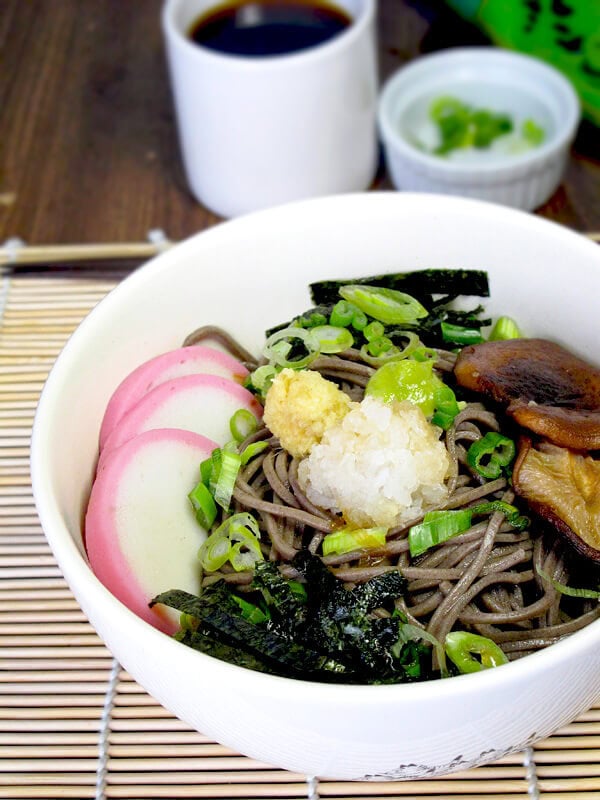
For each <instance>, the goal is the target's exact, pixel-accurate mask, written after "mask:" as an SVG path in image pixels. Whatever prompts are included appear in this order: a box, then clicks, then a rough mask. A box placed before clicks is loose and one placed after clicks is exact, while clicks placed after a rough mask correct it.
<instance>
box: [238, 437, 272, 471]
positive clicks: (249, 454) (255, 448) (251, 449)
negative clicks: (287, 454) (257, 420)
mask: <svg viewBox="0 0 600 800" xmlns="http://www.w3.org/2000/svg"><path fill="white" fill-rule="evenodd" d="M268 446H269V443H268V442H265V441H261V442H250V444H249V445H246V447H244V449H243V450H242V452H241V453H240V455H241V457H242V466H243V467H245V466H246V464H247V463H248V462H249V461H250V460H251V459H253V458H254V457H255V456H257V455H258V454H259V453H262V451H263V450H266V449H267V447H268Z"/></svg>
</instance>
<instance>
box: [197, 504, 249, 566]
mask: <svg viewBox="0 0 600 800" xmlns="http://www.w3.org/2000/svg"><path fill="white" fill-rule="evenodd" d="M259 539H260V528H259V526H258V522H257V521H256V519H255V518H254V517H253V516H252V514H249V513H248V512H247V511H243V512H240V513H239V514H233V515H232V516H231V517H228V518H227V519H226V520H225V521H224V522H222V523H221V524H220V525H219V527H218V528H217V529H216V530H215V531H213V532H212V533H211V534H210V536H209V537H208V538H207V539H206V541H205V542H203V544H202V546H201V547H200V551H199V552H198V558H199V560H200V565H201V566H202V569H204V570H206V571H208V572H214V571H215V570H218V569H220V568H221V567H222V566H223V565H224V564H225V563H226V562H227V561H229V562H230V563H231V565H232V566H233V568H234V569H235V570H236V571H238V572H239V571H241V570H245V569H251V568H252V567H253V566H254V564H255V563H256V562H257V561H260V560H261V559H262V558H263V554H262V550H261V549H260V542H259Z"/></svg>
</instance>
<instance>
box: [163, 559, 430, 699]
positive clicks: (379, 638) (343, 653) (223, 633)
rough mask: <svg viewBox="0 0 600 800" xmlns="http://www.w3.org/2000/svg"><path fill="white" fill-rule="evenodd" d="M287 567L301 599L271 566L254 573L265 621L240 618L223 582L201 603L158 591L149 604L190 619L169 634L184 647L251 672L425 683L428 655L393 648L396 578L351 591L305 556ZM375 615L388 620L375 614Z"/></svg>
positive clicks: (400, 588) (399, 584)
mask: <svg viewBox="0 0 600 800" xmlns="http://www.w3.org/2000/svg"><path fill="white" fill-rule="evenodd" d="M292 565H293V567H294V568H295V569H296V571H297V572H298V574H299V575H300V576H301V578H302V580H303V581H304V584H303V585H304V588H305V590H306V596H304V594H303V593H302V592H297V591H296V590H295V588H294V586H293V584H292V583H291V582H290V581H288V580H287V579H286V578H284V577H283V575H281V573H280V571H279V568H278V565H277V564H276V563H271V562H264V563H262V564H260V565H258V567H257V568H256V571H255V577H254V581H253V583H252V586H251V592H252V591H253V592H254V593H255V595H256V596H258V597H260V602H266V603H267V606H268V608H269V611H270V614H271V616H270V619H269V620H267V621H266V622H261V623H251V622H248V621H247V620H246V619H244V618H243V617H242V616H241V614H240V609H239V606H237V605H236V603H235V601H234V600H233V597H234V596H235V590H234V589H233V588H232V587H231V586H229V585H228V584H226V583H225V582H220V583H217V584H213V585H211V586H210V587H207V588H206V589H205V590H204V591H203V594H202V595H201V596H200V597H195V596H194V595H191V594H189V593H188V592H184V591H178V590H173V591H170V592H164V593H163V594H161V595H158V597H156V598H155V599H154V600H153V601H152V603H151V605H154V604H155V603H164V604H165V605H168V606H170V607H172V608H176V609H178V610H179V611H181V612H183V613H185V614H186V615H188V617H190V618H192V622H191V623H190V621H189V620H188V622H187V624H186V626H185V629H184V630H182V631H180V632H179V633H178V634H176V638H177V639H178V640H179V641H181V642H182V643H183V644H187V645H188V646H190V647H193V648H194V649H196V650H200V651H202V652H205V653H208V654H209V655H213V656H216V657H217V658H222V659H224V660H226V661H229V662H232V663H235V664H238V665H240V666H245V667H249V668H251V669H257V670H260V671H263V672H269V673H272V674H279V675H287V676H289V677H295V678H301V679H310V680H323V681H328V682H331V681H341V680H343V681H344V682H352V683H354V682H361V683H382V682H391V681H395V682H397V681H407V680H408V681H410V680H419V679H421V678H422V677H424V675H425V671H426V669H427V667H426V656H427V655H428V652H427V649H426V648H416V647H415V646H414V645H413V644H411V645H410V647H407V646H403V647H402V648H401V650H400V651H399V650H398V637H399V630H398V618H397V615H396V613H394V601H395V600H396V599H397V598H398V597H399V596H400V595H402V593H403V592H404V590H405V588H406V580H405V578H403V577H402V576H401V575H400V573H399V572H397V571H391V572H388V573H385V574H384V575H380V576H378V577H376V578H372V579H371V580H369V581H367V582H366V583H364V584H360V585H358V586H356V587H354V588H352V589H350V588H346V587H345V586H344V585H343V584H342V583H341V582H340V581H339V580H338V579H337V578H336V577H335V575H334V574H333V573H332V572H331V571H330V570H329V569H328V568H327V567H326V566H325V565H324V564H323V562H322V561H321V559H320V558H319V557H318V556H314V555H312V554H311V553H309V552H308V551H307V550H305V551H301V552H300V553H298V554H297V556H296V557H295V558H294V560H293V562H292ZM245 596H247V595H245ZM250 596H251V595H250ZM376 609H386V610H387V611H388V612H390V613H391V614H392V616H379V615H374V614H373V613H372V612H373V611H375V610H376Z"/></svg>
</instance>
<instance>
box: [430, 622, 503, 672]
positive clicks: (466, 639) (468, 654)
mask: <svg viewBox="0 0 600 800" xmlns="http://www.w3.org/2000/svg"><path fill="white" fill-rule="evenodd" d="M444 646H445V649H446V654H447V655H448V658H449V659H450V660H451V661H452V662H453V663H454V664H455V665H456V667H458V669H459V671H460V672H462V673H469V672H480V671H481V670H482V669H490V667H500V666H501V665H502V664H507V663H508V658H507V657H506V655H505V654H504V652H503V651H502V650H501V649H500V648H499V647H498V645H497V644H496V643H495V642H493V641H492V640H491V639H488V638H487V637H486V636H479V634H476V633H468V632H467V631H451V632H450V633H449V634H448V635H447V636H446V639H445V642H444ZM476 656H478V658H477V657H476Z"/></svg>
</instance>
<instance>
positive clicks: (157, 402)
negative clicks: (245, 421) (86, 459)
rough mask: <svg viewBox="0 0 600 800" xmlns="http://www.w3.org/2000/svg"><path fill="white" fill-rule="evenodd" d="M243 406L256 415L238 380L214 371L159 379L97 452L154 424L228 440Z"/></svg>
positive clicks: (258, 409)
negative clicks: (164, 381)
mask: <svg viewBox="0 0 600 800" xmlns="http://www.w3.org/2000/svg"><path fill="white" fill-rule="evenodd" d="M240 408H244V409H247V410H248V411H250V412H251V413H252V414H254V416H255V417H256V418H257V419H260V418H261V417H262V411H263V409H262V406H261V404H260V403H259V402H258V401H257V400H256V398H255V397H254V395H253V394H252V393H251V392H249V391H248V390H247V389H244V387H243V386H240V385H239V384H238V383H235V382H234V381H231V380H229V379H228V378H222V377H219V376H216V375H185V376H184V377H181V378H175V379H174V380H171V381H167V382H166V383H162V384H161V385H160V386H157V387H156V388H155V389H152V391H151V392H148V394H145V395H144V396H143V397H142V399H141V400H140V401H139V402H138V403H137V404H136V405H135V406H134V407H133V408H132V409H131V410H130V411H128V412H127V413H126V414H125V415H124V416H123V417H122V418H121V420H120V421H119V422H118V423H117V425H116V426H115V427H114V429H113V431H112V433H111V434H110V436H109V437H108V438H107V440H106V442H105V445H104V448H103V450H102V451H101V454H100V463H102V460H103V458H105V457H106V455H107V454H108V453H109V452H110V451H112V450H114V449H115V448H116V447H120V446H121V445H122V444H123V443H124V442H126V441H128V440H129V439H132V438H133V437H134V436H138V435H139V434H140V433H143V432H144V431H147V430H152V429H154V428H181V429H183V430H189V431H193V432H194V433H199V434H201V435H202V436H207V437H208V438H209V439H213V440H214V441H216V442H217V444H218V445H219V446H222V445H223V444H225V442H227V441H229V440H230V439H231V438H232V437H231V431H230V428H229V421H230V419H231V417H232V416H233V414H235V412H236V411H237V410H238V409H240Z"/></svg>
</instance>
